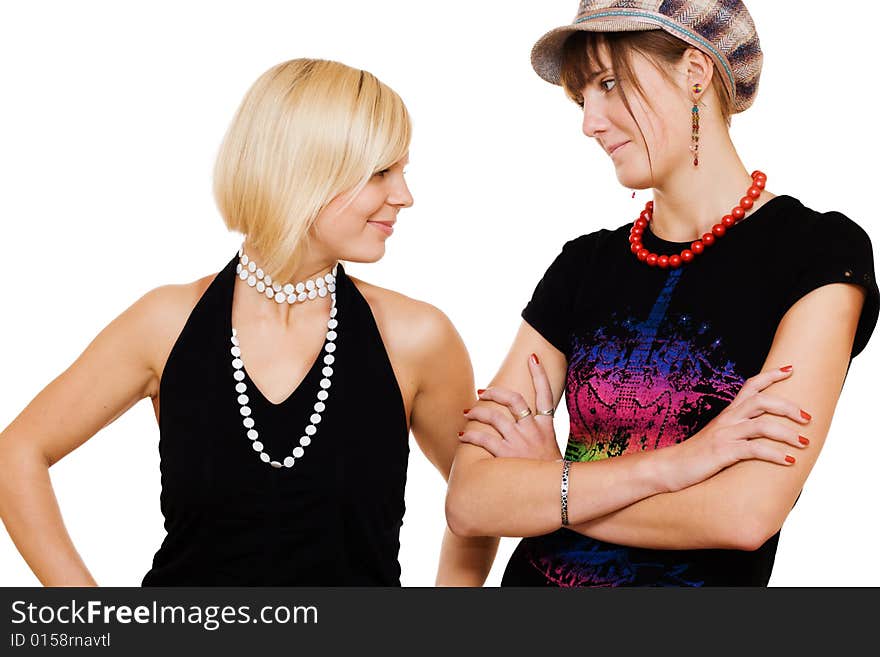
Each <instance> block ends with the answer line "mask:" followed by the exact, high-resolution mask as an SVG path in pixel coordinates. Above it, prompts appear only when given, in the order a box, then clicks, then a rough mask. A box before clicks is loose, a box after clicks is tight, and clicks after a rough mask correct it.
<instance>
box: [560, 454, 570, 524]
mask: <svg viewBox="0 0 880 657" xmlns="http://www.w3.org/2000/svg"><path fill="white" fill-rule="evenodd" d="M569 468H571V461H569V460H568V459H563V460H562V483H561V484H560V486H559V496H560V498H561V499H562V526H563V527H565V526H566V525H568V470H569Z"/></svg>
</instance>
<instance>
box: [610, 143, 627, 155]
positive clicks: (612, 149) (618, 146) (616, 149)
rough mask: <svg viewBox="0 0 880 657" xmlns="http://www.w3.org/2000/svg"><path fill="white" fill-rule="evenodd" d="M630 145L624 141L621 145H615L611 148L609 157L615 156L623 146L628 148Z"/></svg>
mask: <svg viewBox="0 0 880 657" xmlns="http://www.w3.org/2000/svg"><path fill="white" fill-rule="evenodd" d="M628 143H629V142H628V141H622V142H620V143H619V144H615V145H614V146H611V147H610V148H609V149H608V155H614V153H615V152H617V151H618V150H619V149H620V148H622V147H623V146H626V145H627V144H628Z"/></svg>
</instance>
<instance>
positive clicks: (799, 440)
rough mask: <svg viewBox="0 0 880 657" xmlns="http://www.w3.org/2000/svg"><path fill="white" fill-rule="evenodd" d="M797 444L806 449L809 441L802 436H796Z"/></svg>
mask: <svg viewBox="0 0 880 657" xmlns="http://www.w3.org/2000/svg"><path fill="white" fill-rule="evenodd" d="M798 442H799V443H800V444H801V445H803V446H805V447H806V446H807V445H809V444H810V439H809V438H804V437H803V436H798Z"/></svg>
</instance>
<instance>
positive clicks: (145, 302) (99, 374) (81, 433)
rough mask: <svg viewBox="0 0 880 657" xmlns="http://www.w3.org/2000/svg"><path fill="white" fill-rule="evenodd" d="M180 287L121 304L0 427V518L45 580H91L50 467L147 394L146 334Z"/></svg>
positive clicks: (150, 376) (150, 379) (151, 377)
mask: <svg viewBox="0 0 880 657" xmlns="http://www.w3.org/2000/svg"><path fill="white" fill-rule="evenodd" d="M179 287H180V286H166V287H163V288H157V289H156V290H153V291H151V292H149V293H147V294H146V295H144V296H143V297H142V298H141V299H139V300H138V301H137V302H135V303H134V304H133V305H132V306H131V307H129V308H128V309H127V310H125V311H124V312H123V313H122V314H121V315H120V316H119V317H117V318H116V319H114V320H113V321H112V322H111V323H110V324H108V325H107V327H105V328H104V329H103V330H102V331H101V332H100V333H99V334H98V335H97V337H95V339H94V340H92V342H91V343H90V344H89V345H88V347H87V348H86V349H85V351H83V353H82V354H81V355H80V356H79V357H78V358H77V359H76V361H74V363H73V364H72V365H70V367H68V368H67V369H66V370H65V371H64V372H63V373H61V374H60V375H59V376H58V377H57V378H55V379H54V380H53V381H52V382H51V383H49V385H47V386H46V387H45V388H44V389H43V390H42V391H41V392H40V393H39V394H38V395H37V396H36V397H35V398H34V399H33V400H32V401H31V402H30V403H29V404H28V405H27V406H26V407H25V409H24V410H23V411H22V412H21V413H20V414H19V415H18V417H16V418H15V419H14V420H13V422H12V423H11V424H10V425H9V426H8V427H6V429H5V430H4V431H3V432H2V433H0V517H2V518H3V522H4V524H5V525H6V529H7V531H8V532H9V535H10V537H11V538H12V541H13V542H14V543H15V546H16V547H17V548H18V550H19V552H21V555H22V557H24V559H25V561H26V562H27V564H28V565H29V566H30V568H31V570H33V572H34V574H35V575H36V576H37V578H38V579H39V580H40V582H41V583H42V584H43V585H45V586H97V584H96V583H95V580H94V578H93V577H92V575H91V574H90V573H89V570H88V568H86V565H85V563H83V560H82V559H81V557H80V555H79V553H78V552H77V550H76V548H75V547H74V545H73V543H72V541H71V539H70V535H69V534H68V532H67V529H66V528H65V526H64V521H63V519H62V517H61V512H60V509H59V506H58V501H57V499H56V497H55V493H54V490H53V489H52V484H51V481H50V478H49V468H50V467H51V466H52V464H54V463H57V462H58V461H60V460H61V459H62V458H64V456H66V455H67V454H69V453H70V452H72V451H73V450H74V449H76V448H77V447H79V446H80V445H82V444H83V443H84V442H86V441H87V440H88V439H89V438H90V437H92V436H93V435H94V434H96V433H97V432H98V431H100V430H101V429H102V428H103V427H105V426H107V425H108V424H110V423H111V422H113V421H114V420H115V419H116V418H117V417H119V416H120V415H122V414H123V413H124V412H125V411H127V410H128V409H129V408H131V407H132V406H133V405H134V404H135V403H136V402H137V401H139V400H140V399H143V398H145V397H148V396H150V394H151V389H152V388H153V387H154V384H155V381H156V375H155V372H154V369H153V362H154V358H153V351H154V346H155V344H156V339H155V338H154V337H152V336H154V335H157V334H160V333H159V332H160V330H161V329H160V326H158V324H159V323H161V322H162V321H163V315H162V313H163V309H166V304H165V301H164V299H165V298H166V297H167V296H168V295H169V294H180V292H179V291H178V290H175V289H173V288H179ZM166 312H167V309H166Z"/></svg>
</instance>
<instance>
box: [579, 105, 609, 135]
mask: <svg viewBox="0 0 880 657" xmlns="http://www.w3.org/2000/svg"><path fill="white" fill-rule="evenodd" d="M581 129H582V130H583V131H584V134H585V135H586V136H587V137H597V136H599V135H600V134H601V133H603V132H605V131H606V130H607V129H608V119H607V117H606V116H605V113H604V112H603V111H602V108H601V107H600V106H599V104H598V103H590V102H585V103H584V121H583V124H582V125H581Z"/></svg>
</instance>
